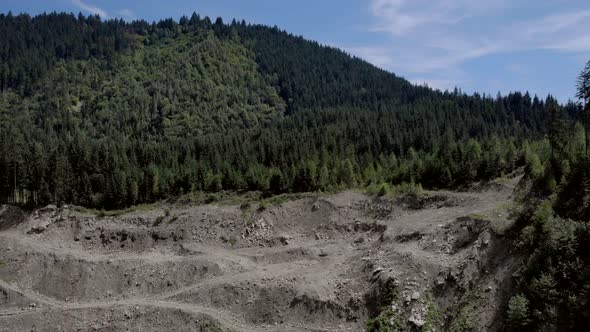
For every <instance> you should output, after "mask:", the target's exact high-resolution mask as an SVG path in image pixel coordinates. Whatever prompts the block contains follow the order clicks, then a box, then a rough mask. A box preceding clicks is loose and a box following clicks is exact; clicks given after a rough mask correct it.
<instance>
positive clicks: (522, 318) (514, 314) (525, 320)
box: [508, 294, 530, 327]
mask: <svg viewBox="0 0 590 332" xmlns="http://www.w3.org/2000/svg"><path fill="white" fill-rule="evenodd" d="M508 319H509V320H510V322H511V323H512V325H514V326H516V327H522V326H526V325H528V324H529V323H530V319H529V300H527V298H526V297H525V296H524V295H522V294H517V295H514V296H513V297H511V298H510V302H509V303H508Z"/></svg>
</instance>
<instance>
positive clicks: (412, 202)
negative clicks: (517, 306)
mask: <svg viewBox="0 0 590 332" xmlns="http://www.w3.org/2000/svg"><path fill="white" fill-rule="evenodd" d="M517 180H518V179H513V180H511V181H510V182H507V183H505V184H502V185H500V184H497V185H494V186H488V187H485V188H480V190H478V191H472V192H468V193H453V192H428V193H426V194H425V195H423V196H421V197H418V198H416V197H404V198H399V199H384V198H371V197H368V196H366V195H364V194H360V193H357V192H353V191H347V192H342V193H339V194H336V195H333V196H328V197H322V198H303V199H298V200H294V201H289V202H286V203H283V204H281V205H279V206H273V207H271V208H268V209H266V210H264V211H243V210H241V209H240V206H224V205H201V206H182V207H178V206H176V207H166V209H164V207H163V208H162V209H154V210H151V211H148V212H136V213H129V214H126V215H123V216H119V217H98V216H95V215H90V214H83V213H79V212H76V211H74V210H72V209H68V208H56V207H54V206H48V207H46V208H44V209H40V210H37V211H34V212H32V213H30V214H26V213H23V212H22V211H20V210H19V209H17V208H14V207H10V206H3V207H1V208H0V331H31V330H33V331H87V330H97V331H118V330H131V331H162V330H168V331H189V330H196V331H225V330H229V331H361V330H363V329H365V326H366V322H367V320H368V319H369V318H374V317H375V316H377V315H379V314H380V313H382V312H383V310H384V309H386V311H389V314H388V315H389V316H387V314H383V313H382V314H381V317H385V318H386V319H389V320H392V319H393V320H395V319H397V320H401V322H402V324H403V325H404V326H405V327H406V328H408V329H414V330H420V329H428V328H434V329H435V330H439V331H440V330H449V329H451V327H452V328H454V329H455V330H460V329H458V328H463V329H464V330H469V329H476V330H498V329H501V328H502V326H501V325H499V324H500V323H499V322H500V321H501V320H499V319H497V318H498V316H499V315H502V313H503V312H504V311H503V310H504V308H503V305H504V302H505V301H504V300H505V299H504V294H503V293H502V291H501V290H502V289H505V288H506V287H507V286H509V285H507V284H506V283H509V280H510V278H509V276H510V275H511V274H512V273H513V272H514V269H515V267H516V264H515V262H514V261H513V259H511V258H510V253H509V250H510V248H509V246H507V243H505V242H506V241H505V240H504V239H503V238H502V236H500V235H498V234H501V231H502V229H504V228H505V227H507V225H509V224H508V222H507V221H506V217H507V216H506V206H507V204H509V203H510V194H511V192H512V189H513V187H514V184H515V183H516V181H517ZM167 211H169V212H167Z"/></svg>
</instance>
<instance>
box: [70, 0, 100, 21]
mask: <svg viewBox="0 0 590 332" xmlns="http://www.w3.org/2000/svg"><path fill="white" fill-rule="evenodd" d="M72 4H74V5H75V6H76V7H78V8H80V9H82V10H84V11H87V12H90V13H92V14H96V15H98V16H100V17H101V18H107V17H108V15H107V12H106V11H104V10H102V9H100V8H98V7H95V6H93V5H90V4H87V3H85V2H83V1H82V0H72Z"/></svg>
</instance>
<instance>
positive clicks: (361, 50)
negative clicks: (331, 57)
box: [344, 47, 394, 69]
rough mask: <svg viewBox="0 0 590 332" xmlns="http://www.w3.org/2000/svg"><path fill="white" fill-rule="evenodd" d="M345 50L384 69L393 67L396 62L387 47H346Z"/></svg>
mask: <svg viewBox="0 0 590 332" xmlns="http://www.w3.org/2000/svg"><path fill="white" fill-rule="evenodd" d="M344 50H345V51H347V52H348V53H350V54H352V55H355V56H357V57H359V58H361V59H364V60H366V61H368V62H370V63H372V64H373V65H375V66H377V67H379V68H382V69H388V68H391V66H392V65H393V64H394V61H393V58H392V56H391V54H390V52H389V50H388V49H387V48H385V47H346V48H344Z"/></svg>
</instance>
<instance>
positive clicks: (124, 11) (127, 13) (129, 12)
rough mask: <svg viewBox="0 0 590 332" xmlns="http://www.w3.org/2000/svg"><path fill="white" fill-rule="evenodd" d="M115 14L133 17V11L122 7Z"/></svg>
mask: <svg viewBox="0 0 590 332" xmlns="http://www.w3.org/2000/svg"><path fill="white" fill-rule="evenodd" d="M117 15H119V16H121V17H125V18H129V19H135V13H133V11H132V10H131V9H128V8H124V9H120V10H118V11H117Z"/></svg>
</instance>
